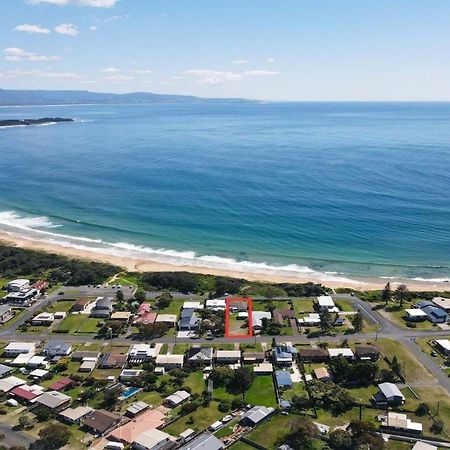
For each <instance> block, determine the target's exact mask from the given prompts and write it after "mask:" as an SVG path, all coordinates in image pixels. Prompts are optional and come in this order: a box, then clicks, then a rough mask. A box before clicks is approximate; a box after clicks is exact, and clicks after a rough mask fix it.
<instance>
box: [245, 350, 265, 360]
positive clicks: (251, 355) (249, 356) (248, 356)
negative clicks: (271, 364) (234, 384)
mask: <svg viewBox="0 0 450 450" xmlns="http://www.w3.org/2000/svg"><path fill="white" fill-rule="evenodd" d="M265 356H266V355H265V354H264V352H244V353H243V355H242V357H243V358H244V360H245V361H254V360H257V359H264V358H265Z"/></svg>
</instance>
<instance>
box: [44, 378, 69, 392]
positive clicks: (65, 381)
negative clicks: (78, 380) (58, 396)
mask: <svg viewBox="0 0 450 450" xmlns="http://www.w3.org/2000/svg"><path fill="white" fill-rule="evenodd" d="M73 384H75V381H73V380H71V379H70V378H68V377H64V378H61V379H60V380H58V381H55V382H54V383H52V384H51V385H50V386H49V387H48V388H49V389H50V390H51V391H64V390H66V389H68V388H69V387H71V386H72V385H73Z"/></svg>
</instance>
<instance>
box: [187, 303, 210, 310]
mask: <svg viewBox="0 0 450 450" xmlns="http://www.w3.org/2000/svg"><path fill="white" fill-rule="evenodd" d="M204 307H205V305H203V303H200V302H184V303H183V309H194V310H195V309H203V308H204Z"/></svg>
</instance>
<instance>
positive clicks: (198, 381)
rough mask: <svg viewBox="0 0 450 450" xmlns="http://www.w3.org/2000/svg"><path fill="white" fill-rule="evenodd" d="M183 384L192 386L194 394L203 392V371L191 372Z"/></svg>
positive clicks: (204, 386)
mask: <svg viewBox="0 0 450 450" xmlns="http://www.w3.org/2000/svg"><path fill="white" fill-rule="evenodd" d="M183 386H188V387H190V388H191V392H192V393H193V394H201V393H202V392H203V391H204V390H205V388H206V385H205V380H204V379H203V373H202V372H192V373H190V374H189V375H188V376H187V377H186V378H185V379H184V382H183Z"/></svg>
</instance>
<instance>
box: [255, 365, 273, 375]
mask: <svg viewBox="0 0 450 450" xmlns="http://www.w3.org/2000/svg"><path fill="white" fill-rule="evenodd" d="M272 372H273V365H272V364H271V363H261V364H256V365H255V366H254V367H253V373H254V374H255V375H270V374H271V373H272Z"/></svg>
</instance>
